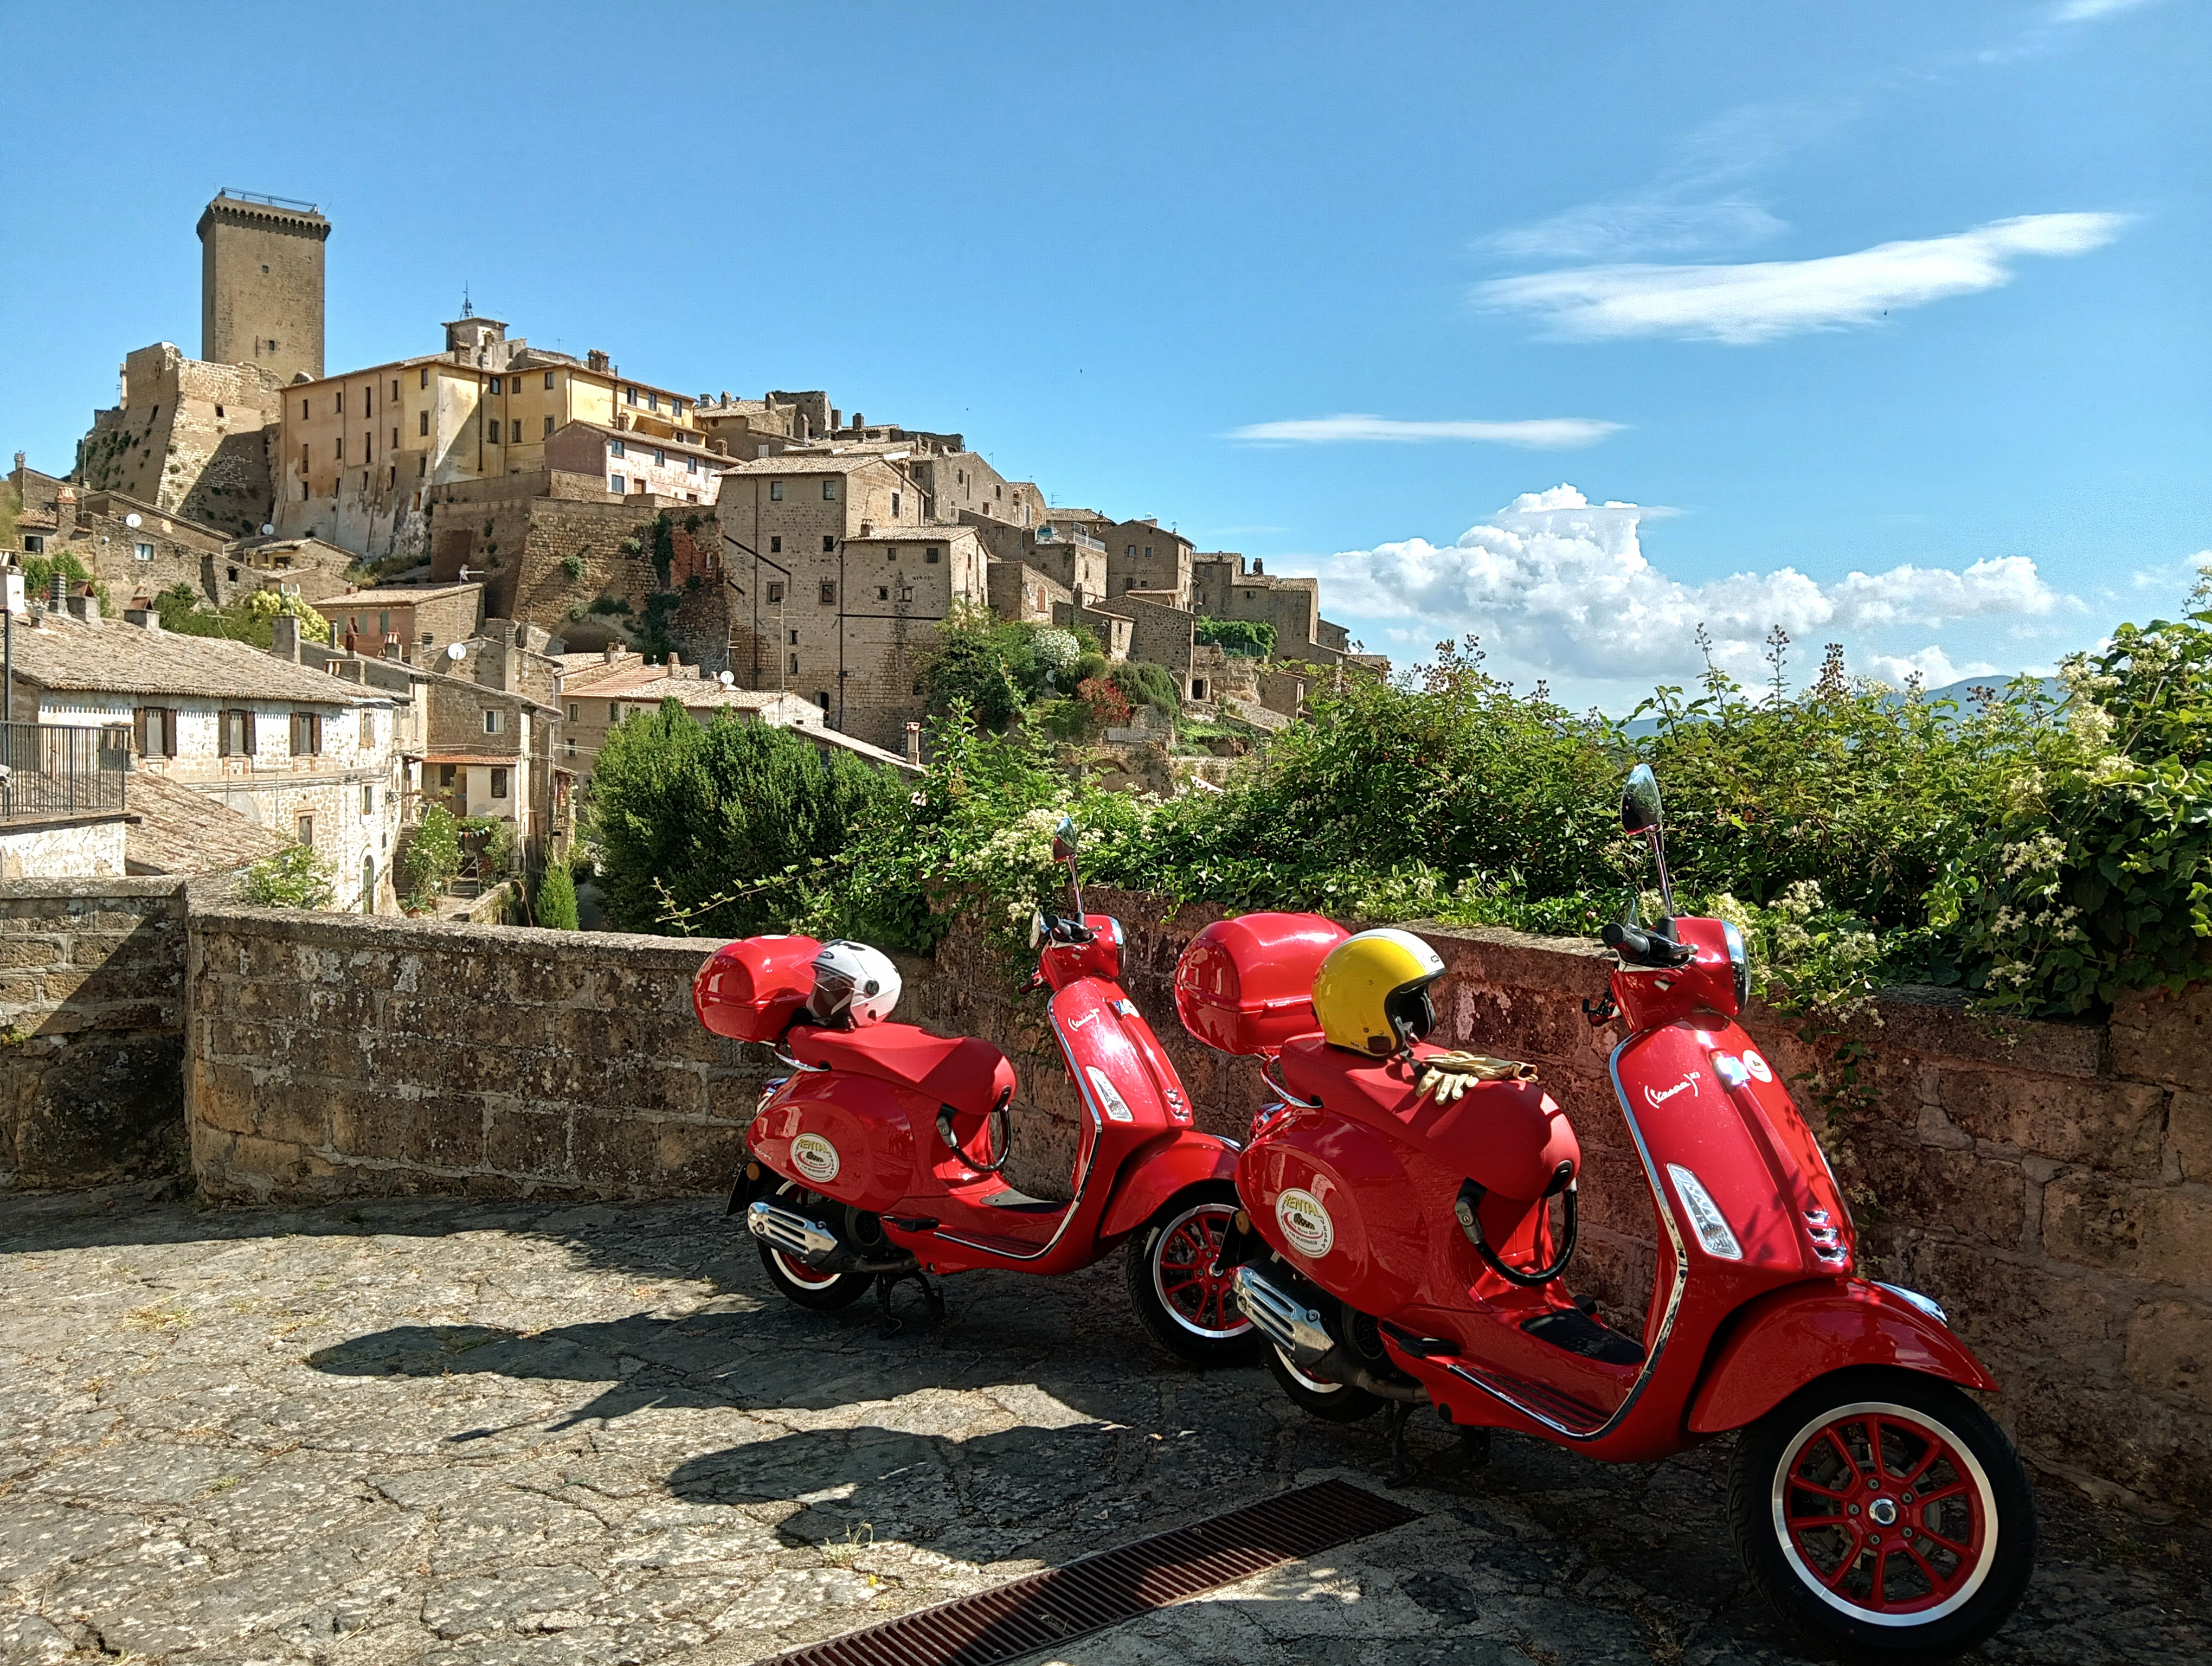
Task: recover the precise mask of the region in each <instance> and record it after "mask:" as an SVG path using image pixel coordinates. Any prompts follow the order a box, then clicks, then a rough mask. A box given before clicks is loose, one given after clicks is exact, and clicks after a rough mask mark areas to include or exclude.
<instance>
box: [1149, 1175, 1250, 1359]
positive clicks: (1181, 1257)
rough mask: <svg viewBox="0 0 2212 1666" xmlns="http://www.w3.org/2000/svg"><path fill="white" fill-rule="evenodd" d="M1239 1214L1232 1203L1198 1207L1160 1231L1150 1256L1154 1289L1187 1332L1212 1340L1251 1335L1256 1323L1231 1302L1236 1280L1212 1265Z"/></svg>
mask: <svg viewBox="0 0 2212 1666" xmlns="http://www.w3.org/2000/svg"><path fill="white" fill-rule="evenodd" d="M1236 1213H1237V1210H1236V1207H1235V1206H1234V1205H1232V1204H1229V1203H1214V1202H1206V1203H1200V1204H1195V1205H1194V1206H1193V1207H1190V1208H1188V1209H1186V1210H1184V1211H1183V1212H1182V1213H1181V1214H1179V1215H1177V1216H1176V1218H1175V1219H1173V1220H1171V1221H1170V1222H1169V1223H1168V1224H1167V1225H1166V1226H1165V1227H1164V1229H1162V1231H1161V1232H1160V1235H1159V1238H1158V1242H1157V1243H1155V1245H1154V1246H1153V1249H1152V1288H1153V1289H1154V1290H1156V1291H1157V1292H1158V1293H1159V1298H1160V1303H1161V1304H1162V1305H1163V1306H1164V1307H1165V1308H1166V1309H1167V1310H1168V1312H1169V1313H1170V1315H1172V1316H1174V1318H1175V1320H1176V1322H1177V1323H1178V1324H1180V1325H1182V1327H1183V1328H1184V1329H1187V1330H1189V1331H1192V1332H1194V1334H1196V1335H1200V1336H1204V1337H1206V1338H1208V1339H1225V1338H1228V1337H1232V1336H1243V1335H1248V1334H1249V1332H1250V1331H1251V1329H1252V1322H1251V1321H1250V1320H1249V1319H1248V1318H1246V1317H1245V1316H1243V1314H1242V1313H1241V1312H1239V1311H1238V1310H1237V1304H1236V1303H1235V1302H1234V1301H1232V1300H1231V1295H1232V1294H1233V1286H1234V1279H1233V1276H1232V1275H1231V1274H1227V1273H1224V1274H1218V1275H1217V1274H1215V1272H1214V1270H1213V1264H1214V1261H1215V1259H1216V1257H1218V1256H1219V1255H1220V1253H1221V1241H1222V1239H1223V1238H1224V1237H1226V1236H1227V1235H1228V1231H1229V1223H1230V1221H1231V1219H1233V1218H1234V1217H1235V1215H1236Z"/></svg>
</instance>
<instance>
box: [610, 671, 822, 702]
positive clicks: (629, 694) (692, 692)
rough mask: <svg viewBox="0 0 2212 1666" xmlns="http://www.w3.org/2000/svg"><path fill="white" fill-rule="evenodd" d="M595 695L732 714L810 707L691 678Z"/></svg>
mask: <svg viewBox="0 0 2212 1666" xmlns="http://www.w3.org/2000/svg"><path fill="white" fill-rule="evenodd" d="M653 669H654V670H655V671H658V670H659V669H660V667H659V666H654V667H653ZM592 693H593V694H594V695H596V696H608V697H612V696H620V697H621V698H622V700H623V702H626V703H627V702H636V703H637V704H639V705H641V706H642V705H651V704H657V703H658V702H660V701H663V700H674V701H675V702H677V703H678V705H681V706H684V707H686V708H691V707H699V706H714V707H727V708H730V709H731V710H732V711H765V710H767V709H769V708H770V707H773V706H775V704H776V703H777V702H779V701H786V700H797V701H799V704H801V705H807V704H810V703H811V702H807V701H805V700H801V699H800V698H799V696H797V695H795V694H786V693H780V692H778V691H777V690H774V689H726V688H724V687H723V686H722V685H721V684H720V683H719V682H716V681H714V680H713V679H711V678H702V679H701V680H699V681H696V682H694V681H693V680H692V679H691V678H688V677H659V678H653V680H652V681H651V682H647V683H634V684H626V685H624V686H623V687H622V688H620V689H612V688H609V687H608V686H607V685H606V684H604V683H602V684H597V685H596V686H594V687H593V689H592Z"/></svg>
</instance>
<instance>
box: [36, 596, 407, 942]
mask: <svg viewBox="0 0 2212 1666" xmlns="http://www.w3.org/2000/svg"><path fill="white" fill-rule="evenodd" d="M70 608H71V611H66V612H64V611H57V610H55V609H52V608H51V607H48V608H45V609H40V610H37V611H34V612H33V615H32V623H31V625H30V626H29V628H26V629H17V630H16V632H15V656H14V659H15V708H16V710H17V711H18V713H21V714H27V713H32V712H35V714H36V715H37V721H39V722H40V723H44V724H53V725H66V726H72V727H102V726H124V727H125V733H127V734H128V736H129V745H130V751H131V757H132V761H133V766H134V768H135V769H136V770H137V771H140V772H143V773H146V774H151V775H161V776H163V777H165V778H166V779H167V780H168V781H170V782H172V783H173V784H175V785H178V786H180V787H189V788H191V789H192V790H194V791H197V792H201V793H207V794H209V795H210V796H211V797H213V798H214V799H216V800H218V801H219V802H221V803H222V804H224V805H226V806H228V807H229V808H231V809H232V810H234V811H237V812H240V813H241V814H243V815H245V816H246V817H247V818H250V819H251V820H252V821H253V822H255V823H256V824H258V825H259V826H261V827H262V828H264V829H265V830H270V831H271V832H274V833H276V834H278V835H280V836H283V837H287V838H290V839H293V840H296V841H297V842H300V843H301V844H305V845H307V846H310V847H311V848H313V849H315V850H317V851H319V852H320V853H321V854H324V855H325V856H326V857H328V858H329V859H330V860H331V862H332V863H333V864H334V865H335V867H336V870H337V893H338V899H339V902H340V904H341V906H344V907H371V908H375V909H385V910H389V909H391V908H392V907H393V906H394V903H393V900H392V886H391V877H390V865H391V857H392V846H393V842H394V839H395V837H396V836H397V834H398V829H399V824H400V806H401V800H402V799H403V798H404V794H405V791H406V786H407V781H406V769H405V756H406V753H407V752H408V751H409V750H410V747H413V746H414V745H416V744H417V743H418V736H417V735H416V733H412V729H413V723H412V719H413V715H414V713H413V708H412V706H411V705H410V703H409V702H408V701H407V700H406V698H405V697H404V696H394V695H393V694H392V693H389V692H386V691H384V690H371V689H368V688H367V687H365V686H364V685H362V684H353V685H350V686H349V684H347V683H346V682H345V681H343V679H342V678H337V677H333V676H331V675H328V674H326V673H325V672H319V671H316V670H313V669H310V668H309V667H307V666H302V665H301V664H299V663H298V661H297V659H296V657H292V656H295V655H296V652H297V648H296V643H293V644H291V654H290V655H288V654H284V653H282V652H279V653H263V652H262V651H260V650H259V649H257V648H251V647H248V646H247V645H246V644H245V643H243V642H234V641H225V640H223V639H222V638H220V637H206V636H179V635H172V634H170V633H169V632H167V631H164V630H163V629H161V624H160V622H159V620H158V619H157V618H155V616H154V615H153V614H151V613H150V612H145V611H134V612H133V613H131V615H130V616H128V617H126V618H125V619H102V618H101V617H100V608H99V605H98V603H96V602H94V601H93V600H92V599H90V598H88V597H78V598H74V599H72V601H71V604H70ZM291 623H294V622H293V621H291V620H289V619H281V620H280V621H279V624H280V626H283V625H289V624H291ZM278 635H279V646H280V648H283V647H284V646H285V639H286V638H288V637H289V636H290V635H291V633H290V632H289V631H285V630H283V629H280V630H279V633H278Z"/></svg>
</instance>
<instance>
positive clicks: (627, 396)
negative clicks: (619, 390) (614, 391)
mask: <svg viewBox="0 0 2212 1666" xmlns="http://www.w3.org/2000/svg"><path fill="white" fill-rule="evenodd" d="M636 403H637V390H636V389H635V388H634V387H626V388H624V389H623V404H633V405H634V404H636Z"/></svg>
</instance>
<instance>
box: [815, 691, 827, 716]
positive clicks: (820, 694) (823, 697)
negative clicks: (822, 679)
mask: <svg viewBox="0 0 2212 1666" xmlns="http://www.w3.org/2000/svg"><path fill="white" fill-rule="evenodd" d="M814 703H815V704H816V705H817V706H819V707H821V708H822V709H823V713H824V714H827V713H828V711H829V690H826V689H817V690H815V691H814Z"/></svg>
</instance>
